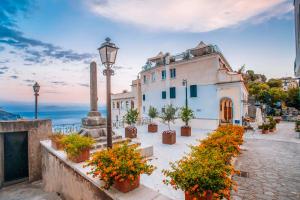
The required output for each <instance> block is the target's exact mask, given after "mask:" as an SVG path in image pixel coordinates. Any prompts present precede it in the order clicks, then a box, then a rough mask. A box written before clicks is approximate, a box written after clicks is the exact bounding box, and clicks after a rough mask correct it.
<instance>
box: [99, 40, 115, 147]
mask: <svg viewBox="0 0 300 200" xmlns="http://www.w3.org/2000/svg"><path fill="white" fill-rule="evenodd" d="M118 49H119V48H118V47H117V46H116V45H115V44H114V43H112V42H111V40H110V38H106V39H105V42H104V43H103V44H102V45H101V47H99V48H98V51H99V54H100V58H101V62H102V64H103V65H104V66H105V69H104V70H103V75H104V76H106V104H107V106H106V108H107V124H106V129H107V147H108V148H112V126H111V76H113V75H114V71H113V70H112V65H113V64H114V63H115V61H116V57H117V53H118Z"/></svg>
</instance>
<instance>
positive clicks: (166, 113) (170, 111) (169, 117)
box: [160, 104, 177, 130]
mask: <svg viewBox="0 0 300 200" xmlns="http://www.w3.org/2000/svg"><path fill="white" fill-rule="evenodd" d="M176 112H177V108H174V107H173V105H172V104H170V105H167V106H166V107H165V109H164V110H163V112H162V113H161V116H160V118H161V119H162V120H163V122H164V123H166V124H167V125H168V128H169V130H171V128H170V122H172V123H174V121H175V115H176Z"/></svg>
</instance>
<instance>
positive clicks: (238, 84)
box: [112, 42, 248, 129]
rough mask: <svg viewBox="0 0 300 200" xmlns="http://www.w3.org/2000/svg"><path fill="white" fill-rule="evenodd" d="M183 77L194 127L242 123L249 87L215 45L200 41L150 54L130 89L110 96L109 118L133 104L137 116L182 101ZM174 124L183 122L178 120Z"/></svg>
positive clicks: (116, 117)
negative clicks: (172, 51) (178, 51)
mask: <svg viewBox="0 0 300 200" xmlns="http://www.w3.org/2000/svg"><path fill="white" fill-rule="evenodd" d="M183 80H187V87H188V94H187V96H188V98H187V100H188V106H189V107H190V108H191V109H192V110H193V111H194V115H195V119H193V120H192V121H191V125H192V126H193V127H198V128H206V129H214V128H216V127H217V126H218V125H220V124H224V123H232V124H242V119H243V117H245V116H246V115H247V112H248V110H247V99H248V91H247V89H246V87H245V85H244V82H243V78H242V76H241V74H238V73H235V72H233V70H232V69H231V67H230V65H229V63H228V62H227V61H226V59H225V58H224V56H223V55H222V53H221V52H220V50H219V49H218V48H217V46H215V45H206V44H204V43H203V42H201V43H200V44H199V45H198V46H197V47H195V48H192V49H188V50H186V51H185V52H183V53H181V54H178V55H170V54H169V53H166V54H164V53H162V52H160V53H159V54H158V55H157V56H155V57H152V58H149V59H148V61H147V63H146V65H145V66H144V67H143V69H142V71H141V72H140V79H138V80H135V81H133V84H132V91H131V92H124V93H119V94H114V95H112V118H113V120H114V121H116V120H122V118H123V116H124V115H125V114H126V111H127V110H128V109H129V108H130V107H131V105H133V106H132V107H134V108H138V109H139V112H140V114H141V116H140V117H141V118H147V117H148V115H147V114H148V109H149V107H150V106H153V107H155V108H157V109H158V111H160V112H161V111H162V110H163V109H164V107H165V106H166V105H168V104H173V105H174V106H175V107H178V108H180V107H183V106H185V101H186V98H185V97H186V95H185V88H186V87H185V86H183ZM176 123H177V125H181V124H183V123H182V122H181V120H177V121H176Z"/></svg>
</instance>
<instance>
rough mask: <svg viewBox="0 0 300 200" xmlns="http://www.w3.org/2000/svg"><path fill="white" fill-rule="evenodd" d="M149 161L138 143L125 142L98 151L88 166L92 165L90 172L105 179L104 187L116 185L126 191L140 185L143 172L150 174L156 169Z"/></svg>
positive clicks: (120, 189)
mask: <svg viewBox="0 0 300 200" xmlns="http://www.w3.org/2000/svg"><path fill="white" fill-rule="evenodd" d="M147 161H148V160H147V159H145V158H144V157H143V156H142V155H141V153H140V151H139V150H137V145H128V143H123V144H118V145H114V146H113V148H111V149H105V150H103V151H99V152H96V153H95V154H94V155H93V156H92V158H91V159H90V160H89V161H88V163H87V165H86V166H91V171H90V172H89V173H88V174H91V175H93V177H98V178H100V180H103V181H104V183H105V185H104V186H103V188H104V189H107V190H108V189H109V188H110V187H111V186H114V187H115V188H116V189H118V190H119V191H121V192H124V193H126V192H129V191H131V190H134V189H135V188H137V187H139V184H140V175H141V174H148V175H150V174H151V173H152V172H153V170H154V169H155V167H154V166H153V165H150V164H148V163H147Z"/></svg>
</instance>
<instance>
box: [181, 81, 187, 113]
mask: <svg viewBox="0 0 300 200" xmlns="http://www.w3.org/2000/svg"><path fill="white" fill-rule="evenodd" d="M182 85H183V86H185V107H186V108H187V107H188V96H187V90H188V88H187V86H188V83H187V79H183V80H182Z"/></svg>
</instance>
